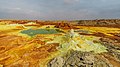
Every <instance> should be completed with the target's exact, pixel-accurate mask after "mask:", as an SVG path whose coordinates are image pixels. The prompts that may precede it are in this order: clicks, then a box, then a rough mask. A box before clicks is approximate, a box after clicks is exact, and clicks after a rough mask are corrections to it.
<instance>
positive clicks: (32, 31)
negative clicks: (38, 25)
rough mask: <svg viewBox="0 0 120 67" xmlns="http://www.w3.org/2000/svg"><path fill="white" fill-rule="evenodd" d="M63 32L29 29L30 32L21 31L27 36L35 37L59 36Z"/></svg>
mask: <svg viewBox="0 0 120 67" xmlns="http://www.w3.org/2000/svg"><path fill="white" fill-rule="evenodd" d="M60 32H61V31H60V30H59V29H36V30H33V29H28V30H23V31H21V33H22V34H27V35H29V36H34V35H37V34H57V33H60Z"/></svg>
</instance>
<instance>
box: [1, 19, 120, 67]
mask: <svg viewBox="0 0 120 67" xmlns="http://www.w3.org/2000/svg"><path fill="white" fill-rule="evenodd" d="M0 67H120V20H119V19H100V20H99V19H97V20H76V21H65V20H64V21H40V20H0Z"/></svg>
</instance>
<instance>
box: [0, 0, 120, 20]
mask: <svg viewBox="0 0 120 67" xmlns="http://www.w3.org/2000/svg"><path fill="white" fill-rule="evenodd" d="M103 18H105V19H106V18H110V19H111V18H114V19H116V18H120V0H0V19H31V20H34V19H38V20H78V19H80V20H81V19H103Z"/></svg>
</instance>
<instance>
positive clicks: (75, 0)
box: [64, 0, 80, 4]
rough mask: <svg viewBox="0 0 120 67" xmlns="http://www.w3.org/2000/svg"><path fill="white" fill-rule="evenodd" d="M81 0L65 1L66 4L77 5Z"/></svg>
mask: <svg viewBox="0 0 120 67" xmlns="http://www.w3.org/2000/svg"><path fill="white" fill-rule="evenodd" d="M78 1H80V0H64V2H65V3H67V4H72V3H75V2H78Z"/></svg>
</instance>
